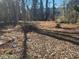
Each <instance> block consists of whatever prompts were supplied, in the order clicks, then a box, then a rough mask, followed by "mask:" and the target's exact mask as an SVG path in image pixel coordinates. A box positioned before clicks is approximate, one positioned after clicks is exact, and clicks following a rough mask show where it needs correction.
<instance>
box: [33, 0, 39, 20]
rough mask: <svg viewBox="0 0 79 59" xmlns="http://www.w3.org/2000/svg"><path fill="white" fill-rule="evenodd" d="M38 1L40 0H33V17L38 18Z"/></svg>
mask: <svg viewBox="0 0 79 59" xmlns="http://www.w3.org/2000/svg"><path fill="white" fill-rule="evenodd" d="M37 3H38V0H32V19H33V20H35V21H36V20H37Z"/></svg>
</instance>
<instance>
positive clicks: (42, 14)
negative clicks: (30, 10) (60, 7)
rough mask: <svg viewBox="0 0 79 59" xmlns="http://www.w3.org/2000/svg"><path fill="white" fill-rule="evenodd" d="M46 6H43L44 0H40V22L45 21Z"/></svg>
mask: <svg viewBox="0 0 79 59" xmlns="http://www.w3.org/2000/svg"><path fill="white" fill-rule="evenodd" d="M43 9H44V6H43V0H40V20H44V11H43Z"/></svg>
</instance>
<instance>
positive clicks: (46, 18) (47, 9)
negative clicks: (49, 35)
mask: <svg viewBox="0 0 79 59" xmlns="http://www.w3.org/2000/svg"><path fill="white" fill-rule="evenodd" d="M48 1H49V0H46V13H45V14H46V16H45V20H48V18H49V7H48Z"/></svg>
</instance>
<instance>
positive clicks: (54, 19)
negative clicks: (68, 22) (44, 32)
mask: <svg viewBox="0 0 79 59" xmlns="http://www.w3.org/2000/svg"><path fill="white" fill-rule="evenodd" d="M53 21H55V0H53Z"/></svg>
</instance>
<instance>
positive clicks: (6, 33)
mask: <svg viewBox="0 0 79 59" xmlns="http://www.w3.org/2000/svg"><path fill="white" fill-rule="evenodd" d="M36 26H38V27H39V28H41V29H46V30H50V31H62V32H71V33H72V32H77V33H78V32H79V29H78V28H79V27H78V26H79V25H73V26H72V25H71V24H66V25H62V26H63V27H64V28H65V27H66V28H65V29H62V28H60V29H58V28H55V26H56V24H55V23H52V22H44V23H38V24H37V25H36ZM0 32H1V33H0V59H7V58H9V59H19V57H22V51H23V40H24V34H23V32H22V31H21V27H20V26H19V25H17V26H16V27H14V28H9V29H3V30H1V31H0ZM77 36H78V35H77ZM27 39H28V40H27V42H26V43H27V50H26V52H27V58H26V59H79V46H78V45H76V44H73V43H70V42H67V41H63V40H59V39H56V38H54V37H50V36H46V35H43V34H39V33H35V32H28V33H27ZM2 40H3V41H2ZM2 42H4V44H2Z"/></svg>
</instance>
